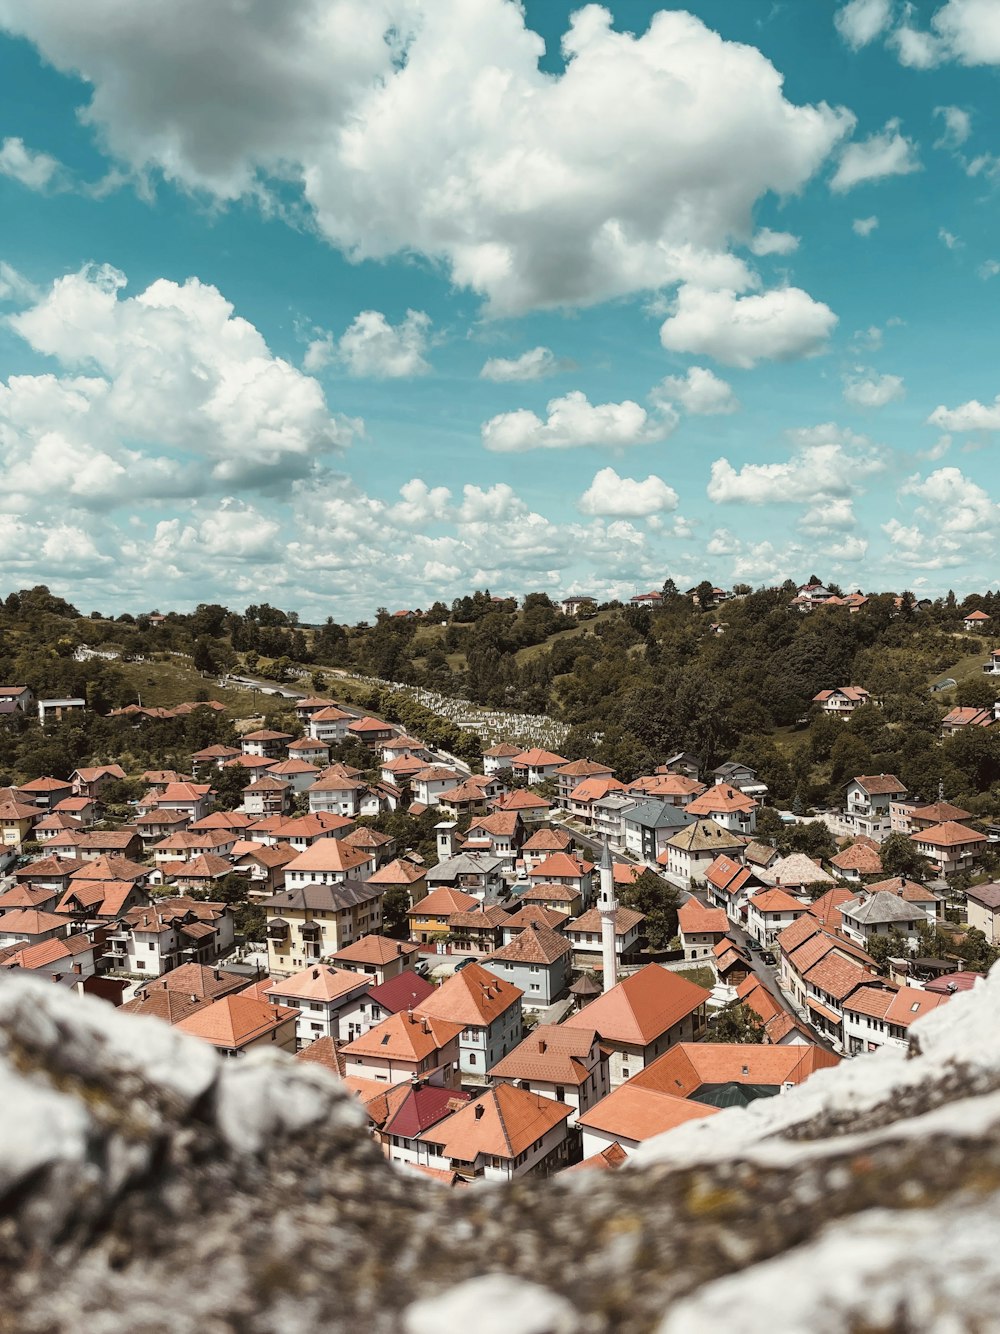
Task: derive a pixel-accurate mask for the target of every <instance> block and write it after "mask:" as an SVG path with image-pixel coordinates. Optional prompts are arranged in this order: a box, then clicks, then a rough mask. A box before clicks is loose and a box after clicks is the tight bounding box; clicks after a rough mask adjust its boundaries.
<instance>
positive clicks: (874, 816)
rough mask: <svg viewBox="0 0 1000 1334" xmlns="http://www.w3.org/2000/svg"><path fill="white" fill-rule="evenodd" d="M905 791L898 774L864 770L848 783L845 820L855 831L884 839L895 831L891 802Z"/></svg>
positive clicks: (880, 841) (876, 839)
mask: <svg viewBox="0 0 1000 1334" xmlns="http://www.w3.org/2000/svg"><path fill="white" fill-rule="evenodd" d="M905 795H906V787H905V785H904V784H903V783H901V782H900V781H899V779H898V778H897V777H896V775H895V774H862V775H861V776H860V777H859V778H852V779H851V781H850V783H848V785H847V804H846V806H845V808H844V823H845V824H846V825H847V826H848V827H849V828H850V829H852V830H853V832H854V833H856V834H866V835H867V836H868V837H869V838H871V839H874V841H875V842H876V843H883V842H884V841H885V840H886V839H887V838H888V837H889V834H890V833H891V832H892V818H891V813H890V806H891V804H892V802H893V801H898V800H899V798H900V797H903V796H905Z"/></svg>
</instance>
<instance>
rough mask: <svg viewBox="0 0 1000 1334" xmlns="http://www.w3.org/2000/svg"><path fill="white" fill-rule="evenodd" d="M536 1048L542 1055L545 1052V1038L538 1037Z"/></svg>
mask: <svg viewBox="0 0 1000 1334" xmlns="http://www.w3.org/2000/svg"><path fill="white" fill-rule="evenodd" d="M538 1050H539V1052H540V1053H541V1054H542V1055H543V1056H544V1054H545V1039H544V1038H539V1039H538Z"/></svg>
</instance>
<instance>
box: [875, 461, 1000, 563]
mask: <svg viewBox="0 0 1000 1334" xmlns="http://www.w3.org/2000/svg"><path fill="white" fill-rule="evenodd" d="M910 497H912V498H913V499H914V500H915V502H916V506H915V510H914V512H913V515H912V519H913V522H911V523H903V522H901V521H900V520H899V519H896V518H892V519H889V520H888V521H887V522H886V523H884V524H883V525H882V531H883V532H884V533H885V534H886V536H887V537H888V538H889V542H890V544H891V547H890V552H891V554H890V563H893V564H898V565H902V566H909V567H913V568H917V569H927V570H940V569H948V568H951V567H955V566H960V565H966V564H969V563H970V562H975V564H976V566H977V567H978V568H981V567H982V565H983V564H984V562H985V561H987V560H989V559H991V558H992V556H993V554H994V552H995V548H996V528H997V520H998V518H1000V507H998V506H997V505H996V504H995V503H994V502H993V500H992V499H991V498H990V496H989V495H988V494H987V492H986V491H985V490H984V489H983V487H981V486H980V485H979V483H978V482H974V481H972V479H971V478H969V477H966V476H965V475H964V474H963V473H962V472H961V471H960V470H959V469H958V468H938V469H937V470H936V471H935V472H932V473H931V474H930V475H929V476H928V477H926V478H922V477H920V476H919V474H918V475H916V476H914V477H910V478H908V479H907V481H906V482H905V483H904V485H903V486H902V488H901V489H900V499H901V500H903V501H904V502H905V501H906V500H907V499H909V498H910Z"/></svg>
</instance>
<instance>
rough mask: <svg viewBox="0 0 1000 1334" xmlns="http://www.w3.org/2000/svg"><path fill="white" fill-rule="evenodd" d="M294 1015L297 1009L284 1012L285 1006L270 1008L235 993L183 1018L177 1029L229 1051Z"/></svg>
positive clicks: (261, 1035)
mask: <svg viewBox="0 0 1000 1334" xmlns="http://www.w3.org/2000/svg"><path fill="white" fill-rule="evenodd" d="M297 1014H298V1010H289V1009H286V1007H285V1006H284V1005H271V1004H270V1003H269V1002H268V1001H262V1000H254V999H253V998H251V997H249V996H242V995H239V994H237V995H234V996H223V997H222V998H221V999H220V1000H216V1001H212V1003H211V1005H206V1006H205V1008H204V1009H202V1010H198V1011H197V1012H196V1013H194V1014H191V1015H189V1016H188V1017H187V1018H186V1019H182V1020H181V1021H180V1023H179V1024H178V1025H177V1027H178V1029H180V1030H181V1031H182V1032H184V1033H190V1034H192V1036H194V1037H197V1038H203V1039H204V1040H205V1041H206V1042H210V1043H211V1044H212V1046H213V1047H223V1048H225V1049H227V1050H230V1049H232V1048H235V1047H243V1046H246V1044H247V1043H248V1042H252V1041H253V1040H254V1039H255V1038H260V1037H264V1036H265V1035H266V1034H267V1033H270V1032H271V1031H272V1029H275V1028H280V1027H281V1025H282V1024H284V1023H285V1022H286V1021H287V1020H289V1019H294V1018H295V1017H296V1015H297Z"/></svg>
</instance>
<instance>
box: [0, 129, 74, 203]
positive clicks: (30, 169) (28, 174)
mask: <svg viewBox="0 0 1000 1334" xmlns="http://www.w3.org/2000/svg"><path fill="white" fill-rule="evenodd" d="M0 175H3V176H10V177H12V179H13V180H15V181H20V182H21V184H22V185H25V186H27V187H28V189H29V190H47V189H48V188H49V187H50V186H52V185H54V184H55V183H56V182H57V181H58V180H59V177H60V176H61V175H62V164H61V163H60V162H59V161H58V160H57V159H56V158H54V157H51V156H50V155H49V154H48V153H39V152H37V151H36V150H35V149H32V148H28V147H27V145H26V144H25V142H24V140H23V139H18V138H8V139H4V140H3V141H2V142H0Z"/></svg>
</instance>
